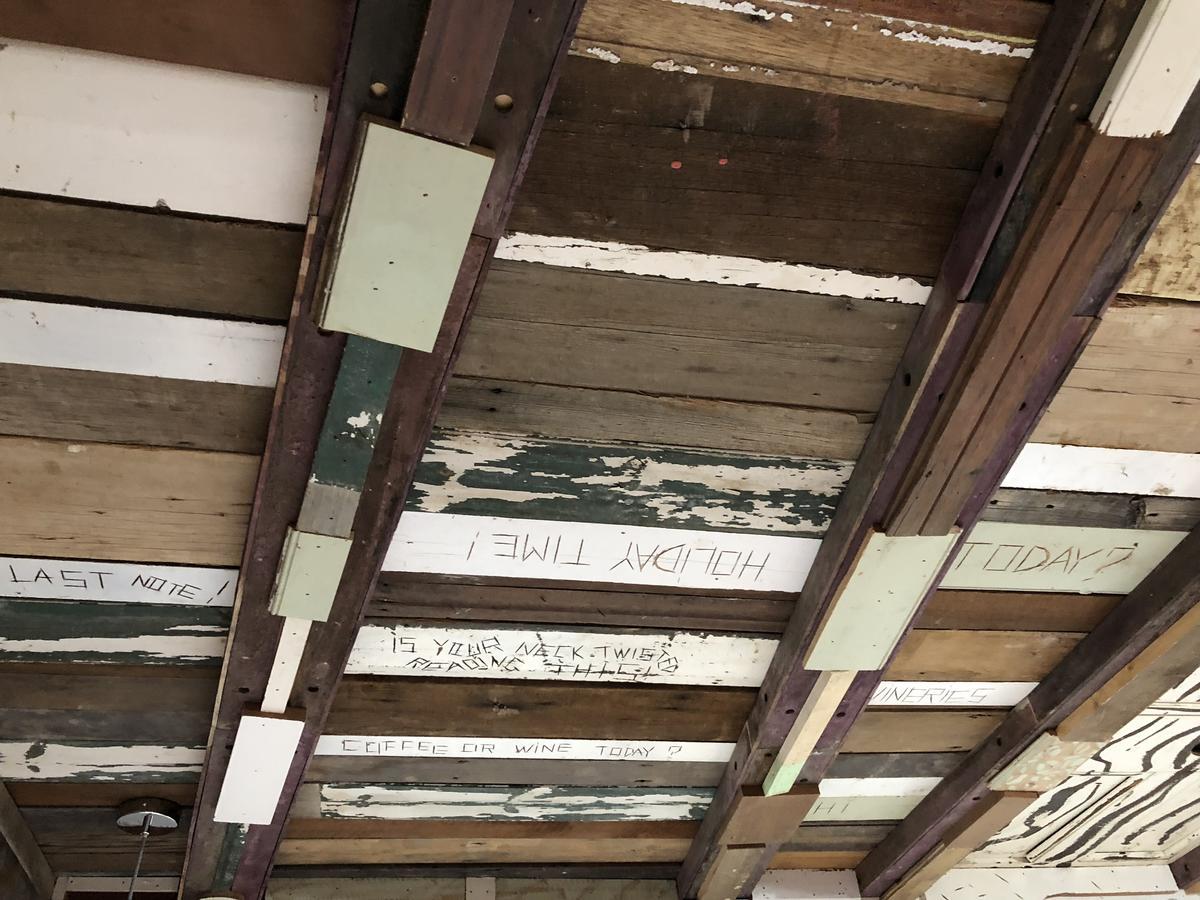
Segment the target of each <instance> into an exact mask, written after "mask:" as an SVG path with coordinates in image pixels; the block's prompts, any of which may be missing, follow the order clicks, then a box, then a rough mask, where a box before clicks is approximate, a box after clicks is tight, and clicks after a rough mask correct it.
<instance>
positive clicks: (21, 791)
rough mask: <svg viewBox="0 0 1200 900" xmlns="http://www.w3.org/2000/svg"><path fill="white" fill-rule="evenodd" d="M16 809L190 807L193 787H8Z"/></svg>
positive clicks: (67, 784) (27, 783) (96, 784)
mask: <svg viewBox="0 0 1200 900" xmlns="http://www.w3.org/2000/svg"><path fill="white" fill-rule="evenodd" d="M8 787H9V793H10V794H12V796H13V799H14V800H15V801H16V803H17V805H18V806H20V807H22V808H29V807H62V806H73V807H85V806H86V807H98V808H100V809H116V808H117V807H118V806H120V805H121V804H122V803H124V802H125V801H126V800H136V799H137V798H139V797H148V796H151V795H153V796H155V797H162V798H163V799H164V800H170V801H171V802H172V803H178V804H179V805H180V806H191V805H192V800H193V799H195V796H196V786H195V785H194V784H167V783H162V782H156V783H143V784H137V783H104V782H91V783H86V782H74V781H71V782H67V781H21V782H13V783H12V784H10V785H9V786H8Z"/></svg>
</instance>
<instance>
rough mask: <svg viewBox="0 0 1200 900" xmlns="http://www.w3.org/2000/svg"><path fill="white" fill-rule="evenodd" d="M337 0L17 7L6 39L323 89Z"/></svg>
mask: <svg viewBox="0 0 1200 900" xmlns="http://www.w3.org/2000/svg"><path fill="white" fill-rule="evenodd" d="M344 12H345V10H344V7H343V6H342V4H340V3H338V2H336V0H302V2H301V3H299V4H294V3H290V2H288V0H256V2H254V3H241V2H238V0H217V2H215V3H206V4H202V5H197V4H194V3H188V2H186V0H170V2H166V3H157V2H147V0H115V2H109V3H106V4H105V5H104V7H103V8H102V9H101V8H99V7H96V8H88V7H83V8H80V7H78V6H76V5H75V4H73V3H70V2H69V0H50V2H39V3H26V4H18V5H16V6H14V7H13V8H12V9H11V10H8V11H7V15H6V16H5V19H4V34H5V36H6V37H11V38H18V39H20V40H26V41H38V42H40V43H43V44H63V45H66V46H69V47H79V48H81V49H83V50H100V51H103V52H105V53H119V54H122V55H124V56H139V57H142V58H144V59H157V60H161V61H163V62H170V63H182V64H183V65H189V66H203V67H205V68H209V69H223V70H225V71H227V72H238V73H241V74H245V75H260V76H263V77H265V78H281V79H283V80H285V81H300V82H303V83H305V84H319V85H327V84H328V83H329V81H330V79H331V78H332V77H333V62H334V53H335V50H336V45H337V32H338V22H339V18H340V17H341V16H342V15H343V14H344Z"/></svg>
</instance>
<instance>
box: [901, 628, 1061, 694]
mask: <svg viewBox="0 0 1200 900" xmlns="http://www.w3.org/2000/svg"><path fill="white" fill-rule="evenodd" d="M1082 637H1083V635H1082V634H1063V633H1061V632H1051V631H978V630H976V631H955V630H949V629H942V630H934V631H926V630H923V629H920V628H918V629H914V630H913V631H910V632H909V633H908V636H907V637H905V638H904V640H903V641H901V643H900V647H899V648H898V649H897V651H896V655H895V656H894V657H892V661H891V663H890V664H889V665H888V667H887V671H886V672H885V673H884V677H885V678H887V679H888V680H890V681H1041V679H1042V678H1043V677H1044V676H1045V675H1046V674H1047V673H1048V672H1049V671H1050V670H1051V669H1053V668H1054V667H1055V666H1056V665H1057V664H1058V663H1059V662H1060V661H1061V660H1062V658H1063V657H1064V656H1066V655H1067V653H1068V652H1069V651H1070V650H1071V648H1072V647H1074V646H1075V645H1076V644H1078V643H1079V641H1080V639H1081V638H1082Z"/></svg>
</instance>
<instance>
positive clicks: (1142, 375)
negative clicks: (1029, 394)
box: [1033, 301, 1200, 453]
mask: <svg viewBox="0 0 1200 900" xmlns="http://www.w3.org/2000/svg"><path fill="white" fill-rule="evenodd" d="M1197 334H1200V309H1197V307H1196V304H1194V303H1181V302H1171V301H1155V302H1148V301H1142V302H1126V303H1118V304H1116V305H1114V306H1113V307H1112V308H1110V309H1109V310H1108V312H1107V313H1106V314H1105V316H1104V318H1103V319H1102V320H1101V323H1100V327H1099V328H1098V329H1097V330H1096V335H1095V338H1094V339H1093V340H1092V342H1091V344H1089V346H1088V349H1087V350H1086V351H1085V352H1084V353H1083V355H1082V357H1081V358H1080V359H1079V362H1078V363H1076V365H1075V367H1074V368H1073V369H1072V370H1071V373H1070V374H1069V375H1068V376H1067V380H1066V383H1065V384H1064V385H1063V387H1062V388H1061V389H1060V391H1059V392H1058V394H1057V396H1056V397H1055V399H1054V401H1053V402H1052V403H1051V404H1050V408H1049V409H1048V410H1047V411H1046V415H1045V417H1044V418H1043V419H1042V421H1041V423H1040V424H1039V425H1038V428H1037V429H1036V430H1035V431H1034V434H1033V439H1034V440H1036V441H1041V442H1043V443H1050V444H1081V445H1084V446H1091V447H1122V448H1128V449H1132V450H1162V451H1172V452H1177V453H1196V452H1198V451H1200V431H1198V430H1197V428H1196V427H1195V421H1196V415H1195V411H1196V409H1197V407H1198V406H1200V372H1198V370H1197V362H1196V358H1195V354H1194V352H1193V351H1194V349H1195V343H1196V336H1197ZM1147 347H1153V348H1154V352H1153V353H1147V352H1146V348H1147ZM1083 410H1086V411H1087V412H1086V414H1085V413H1083V412H1082V411H1083Z"/></svg>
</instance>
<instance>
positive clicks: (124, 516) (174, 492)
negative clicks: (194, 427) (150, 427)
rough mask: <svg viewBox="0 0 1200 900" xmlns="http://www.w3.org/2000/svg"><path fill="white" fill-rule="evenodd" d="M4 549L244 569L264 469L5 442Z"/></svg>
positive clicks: (249, 461) (220, 458) (178, 456)
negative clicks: (243, 552) (257, 480)
mask: <svg viewBox="0 0 1200 900" xmlns="http://www.w3.org/2000/svg"><path fill="white" fill-rule="evenodd" d="M0 454H2V455H3V457H4V459H5V472H4V478H3V481H0V505H2V506H3V507H4V508H5V509H6V510H9V511H10V514H9V515H8V516H6V517H5V519H4V522H3V524H0V546H3V547H4V548H5V550H6V551H7V552H9V553H13V554H18V555H28V556H39V555H45V556H64V557H68V558H69V557H77V558H78V557H82V558H87V559H130V560H141V561H145V562H174V563H195V564H215V565H237V564H238V563H239V562H240V560H241V550H242V544H243V541H244V539H245V532H246V521H247V517H248V515H249V510H250V501H251V499H252V497H253V493H254V479H255V476H256V474H257V471H258V459H257V458H256V457H253V456H246V455H242V454H226V453H206V452H200V451H189V450H163V449H150V448H140V447H124V446H113V445H107V444H71V443H62V442H58V441H47V440H36V439H31V438H17V437H6V438H0Z"/></svg>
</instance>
